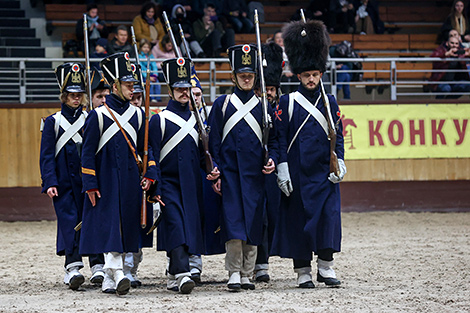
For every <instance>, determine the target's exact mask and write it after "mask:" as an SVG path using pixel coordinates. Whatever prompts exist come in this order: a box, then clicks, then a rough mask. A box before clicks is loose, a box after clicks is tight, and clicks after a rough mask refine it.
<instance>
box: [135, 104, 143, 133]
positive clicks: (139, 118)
mask: <svg viewBox="0 0 470 313" xmlns="http://www.w3.org/2000/svg"><path fill="white" fill-rule="evenodd" d="M136 111H137V123H138V125H139V126H138V128H137V130H140V127H142V109H140V110H136Z"/></svg>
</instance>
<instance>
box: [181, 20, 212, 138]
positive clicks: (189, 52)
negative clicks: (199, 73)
mask: <svg viewBox="0 0 470 313" xmlns="http://www.w3.org/2000/svg"><path fill="white" fill-rule="evenodd" d="M178 27H179V31H180V37H181V41H182V43H183V48H184V52H185V54H186V57H187V58H188V59H189V61H190V62H191V68H193V67H194V62H193V58H192V57H191V50H189V45H188V41H187V40H186V38H185V37H184V32H183V28H182V27H181V24H178ZM201 91H202V90H201ZM201 107H202V111H203V112H204V118H205V119H206V121H207V120H208V119H209V115H208V114H207V107H206V101H204V94H201ZM206 131H207V133H209V132H210V127H209V125H206Z"/></svg>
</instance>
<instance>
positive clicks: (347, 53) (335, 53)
mask: <svg viewBox="0 0 470 313" xmlns="http://www.w3.org/2000/svg"><path fill="white" fill-rule="evenodd" d="M330 56H331V57H332V58H344V59H346V58H358V57H359V56H358V55H357V54H356V52H354V50H353V49H352V47H351V43H350V42H349V41H347V40H344V41H343V42H341V43H339V44H337V45H334V46H331V47H330ZM336 69H337V70H340V71H341V72H337V75H336V81H337V83H338V92H339V91H340V90H341V89H342V90H343V96H344V97H343V98H344V99H348V100H349V99H351V92H350V88H349V84H341V83H343V82H346V83H349V82H351V81H358V80H361V79H360V76H361V75H360V73H351V72H343V71H348V70H359V69H362V64H361V63H360V62H351V61H349V62H348V61H347V60H342V61H337V62H336Z"/></svg>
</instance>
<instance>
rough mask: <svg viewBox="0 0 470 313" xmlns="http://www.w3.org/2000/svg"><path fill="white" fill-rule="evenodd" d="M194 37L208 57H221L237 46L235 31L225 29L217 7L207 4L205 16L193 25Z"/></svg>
mask: <svg viewBox="0 0 470 313" xmlns="http://www.w3.org/2000/svg"><path fill="white" fill-rule="evenodd" d="M193 28H194V36H195V38H196V40H197V41H198V42H199V43H200V45H201V47H202V49H204V52H205V54H206V55H207V56H208V57H211V58H212V57H219V56H220V53H221V52H223V51H226V50H227V48H228V47H231V46H233V45H235V32H234V31H233V29H231V28H228V29H224V27H223V26H222V23H221V22H220V21H219V18H218V16H217V13H216V10H215V6H214V5H213V4H212V3H208V4H206V7H205V8H204V16H203V17H202V18H200V19H198V20H197V21H195V22H194V23H193Z"/></svg>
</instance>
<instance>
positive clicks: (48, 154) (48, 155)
mask: <svg viewBox="0 0 470 313" xmlns="http://www.w3.org/2000/svg"><path fill="white" fill-rule="evenodd" d="M82 111H83V108H82V106H79V107H78V108H77V109H72V108H70V107H69V106H67V105H65V104H64V103H62V110H61V113H62V118H65V119H67V121H68V122H69V123H70V124H73V123H74V122H75V121H76V120H77V119H78V118H79V117H80V115H81V114H82ZM55 122H56V121H55V119H54V117H53V116H52V115H51V116H49V117H47V118H46V121H45V123H44V129H43V131H42V139H41V154H40V167H41V177H42V192H43V193H47V189H49V188H50V187H56V188H57V192H58V194H59V195H58V196H56V197H54V198H53V202H54V209H55V212H56V215H57V254H58V255H64V254H71V253H72V252H73V249H74V247H77V246H78V236H77V235H76V232H75V230H74V227H75V226H76V225H77V224H78V223H79V222H80V221H81V218H82V211H83V198H84V193H83V192H82V178H81V174H80V166H81V163H80V154H79V151H78V149H77V145H76V144H75V142H74V141H73V140H72V139H70V140H69V141H68V142H67V143H66V144H65V145H64V147H63V148H62V149H61V150H60V152H59V153H58V154H57V157H56V156H55V146H56V142H57V140H58V139H59V138H60V136H62V134H63V133H64V130H63V129H62V128H61V127H60V128H59V133H58V136H57V138H56V133H55V129H54V125H55ZM82 130H83V128H81V129H80V130H79V133H80V134H82Z"/></svg>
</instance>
